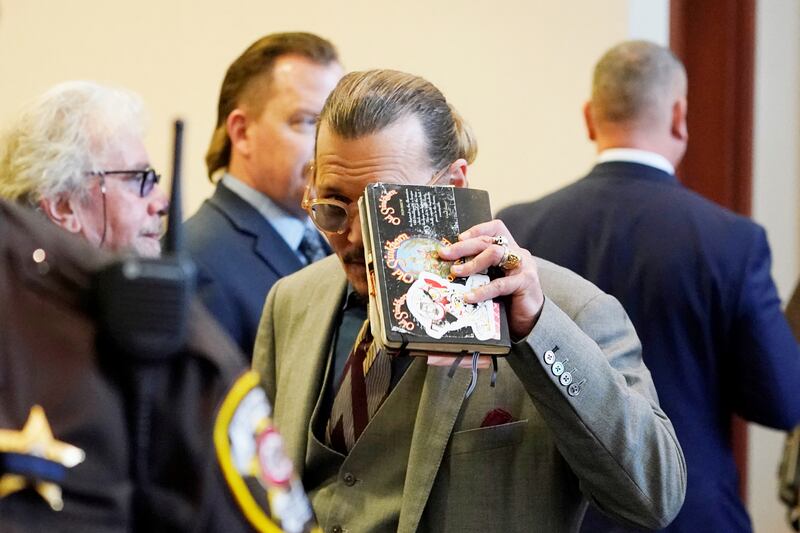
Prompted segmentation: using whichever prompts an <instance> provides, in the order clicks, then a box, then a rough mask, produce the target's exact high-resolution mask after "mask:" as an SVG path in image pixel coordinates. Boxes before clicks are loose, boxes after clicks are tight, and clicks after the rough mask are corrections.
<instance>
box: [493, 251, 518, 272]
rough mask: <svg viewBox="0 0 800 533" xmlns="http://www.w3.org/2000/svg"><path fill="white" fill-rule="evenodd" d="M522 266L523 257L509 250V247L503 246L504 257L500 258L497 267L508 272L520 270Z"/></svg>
mask: <svg viewBox="0 0 800 533" xmlns="http://www.w3.org/2000/svg"><path fill="white" fill-rule="evenodd" d="M520 264H522V257H520V256H519V255H517V254H515V253H514V252H512V251H511V250H509V248H508V246H503V257H501V258H500V262H499V263H497V266H499V267H500V268H502V269H503V270H505V271H506V272H508V271H510V270H514V269H515V268H519V265H520Z"/></svg>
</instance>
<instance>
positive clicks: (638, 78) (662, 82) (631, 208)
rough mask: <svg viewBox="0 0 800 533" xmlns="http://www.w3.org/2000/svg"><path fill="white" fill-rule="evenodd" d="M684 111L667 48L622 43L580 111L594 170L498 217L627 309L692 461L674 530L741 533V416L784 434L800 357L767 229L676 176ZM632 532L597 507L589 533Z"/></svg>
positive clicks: (744, 525) (792, 417)
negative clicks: (736, 420)
mask: <svg viewBox="0 0 800 533" xmlns="http://www.w3.org/2000/svg"><path fill="white" fill-rule="evenodd" d="M686 113H687V79H686V71H685V70H684V67H683V65H682V64H681V63H680V61H678V59H677V58H676V57H675V56H674V55H673V54H672V53H671V52H670V51H669V50H668V49H666V48H664V47H662V46H658V45H656V44H653V43H649V42H646V41H629V42H625V43H622V44H620V45H618V46H615V47H614V48H612V49H611V50H609V51H608V52H606V53H605V55H603V57H602V58H601V59H600V61H599V62H598V63H597V66H596V68H595V71H594V81H593V85H592V96H591V100H590V101H589V102H588V103H587V104H586V106H585V108H584V114H585V118H586V126H587V131H588V134H589V138H590V139H591V140H592V141H594V142H595V144H596V145H597V151H598V157H597V164H596V165H595V166H594V168H592V170H591V172H590V173H589V174H588V175H587V176H586V177H584V178H583V179H580V180H578V181H577V182H575V183H573V184H571V185H569V186H567V187H565V188H563V189H561V190H559V191H556V192H554V193H553V194H551V195H548V196H546V197H544V198H542V199H540V200H537V201H535V202H532V203H526V204H520V205H516V206H512V207H510V208H508V209H506V210H503V211H501V212H500V213H499V214H498V218H500V219H501V220H503V221H504V222H505V223H506V225H507V226H508V229H509V230H510V231H511V233H512V234H513V235H514V238H516V239H517V241H518V242H519V243H520V245H522V246H524V247H526V248H528V249H530V250H531V252H533V253H535V254H537V255H539V256H541V257H543V258H545V259H548V260H550V261H553V262H555V263H558V264H559V265H562V266H565V267H567V268H569V269H571V270H573V271H575V272H577V273H578V274H580V275H582V276H584V277H585V278H586V279H588V280H589V281H592V282H594V283H595V284H596V285H597V286H598V287H600V289H601V290H603V291H606V292H608V293H609V294H611V295H613V296H615V297H616V298H617V299H618V300H619V301H620V302H621V303H622V305H623V307H624V308H625V310H626V311H627V312H628V314H629V315H630V318H631V321H632V322H633V324H634V326H635V327H636V332H637V333H638V334H639V337H640V338H641V341H642V357H643V359H644V362H645V364H646V365H647V367H648V368H649V369H650V371H651V372H652V374H653V381H654V382H655V385H656V390H657V391H658V397H659V400H660V403H661V406H662V407H663V409H664V412H666V414H667V415H668V416H669V418H670V420H672V423H673V424H674V426H675V432H676V433H677V435H678V440H679V441H680V443H681V446H682V447H683V451H684V454H685V455H686V468H687V473H688V484H687V486H686V500H685V502H684V505H683V509H682V510H681V512H680V513H679V514H678V516H677V517H676V518H675V520H674V521H673V523H672V524H671V525H670V526H669V527H668V528H667V531H670V532H684V531H686V532H694V531H725V532H727V533H736V532H740V533H745V532H749V531H751V524H750V519H749V517H748V515H747V510H746V509H745V506H744V503H743V502H742V500H741V498H740V496H739V486H738V472H737V469H736V463H735V462H734V455H733V449H732V447H731V439H730V435H731V420H732V415H733V414H737V415H739V416H741V417H743V418H745V419H747V420H749V421H752V422H756V423H759V424H763V425H765V426H769V427H773V428H777V429H789V428H791V427H792V426H794V425H795V424H796V423H797V422H798V421H800V394H798V393H797V384H798V383H800V352H798V347H797V344H796V343H795V340H794V338H793V337H792V333H791V331H790V330H789V326H788V325H787V323H786V320H785V318H784V316H783V314H782V313H781V308H780V299H779V298H778V294H777V291H776V289H775V284H774V283H773V281H772V277H771V276H770V249H769V244H768V243H767V238H766V234H765V232H764V229H763V228H762V227H760V226H758V225H757V224H755V223H754V222H753V221H751V220H749V219H747V218H745V217H742V216H739V215H737V214H735V213H732V212H730V211H728V210H726V209H723V208H721V207H720V206H718V205H715V204H713V203H712V202H709V201H708V200H706V199H705V198H702V197H701V196H699V195H698V194H695V193H694V192H692V191H690V190H688V189H687V188H685V187H684V186H682V185H681V184H680V182H679V181H678V179H677V177H676V176H675V167H676V166H677V165H678V163H679V162H680V161H681V158H682V157H683V154H684V151H685V150H686V146H687V142H688V130H687V123H686ZM598 507H599V508H600V509H601V510H604V511H606V512H608V509H603V508H602V506H598ZM623 530H624V531H628V529H627V528H624V526H622V525H615V524H612V523H611V521H610V520H609V519H606V518H605V517H603V516H602V515H600V514H599V513H597V510H596V509H592V510H590V511H589V513H588V514H587V517H586V521H585V522H584V527H583V531H587V532H592V533H595V532H610V531H623Z"/></svg>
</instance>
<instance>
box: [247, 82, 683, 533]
mask: <svg viewBox="0 0 800 533" xmlns="http://www.w3.org/2000/svg"><path fill="white" fill-rule="evenodd" d="M475 154H476V145H475V141H474V138H473V137H472V135H471V132H470V131H469V129H468V128H467V126H466V125H465V124H464V123H463V122H462V120H461V119H460V117H459V116H458V115H457V113H456V112H455V111H454V110H453V109H452V108H451V107H450V106H449V104H448V103H447V101H446V100H445V98H444V96H443V95H442V94H441V93H440V92H439V91H438V89H436V88H435V87H434V86H433V85H431V84H430V83H429V82H427V81H425V80H423V79H421V78H419V77H416V76H412V75H409V74H404V73H401V72H395V71H386V70H381V71H368V72H356V73H351V74H348V75H347V76H345V77H344V78H343V79H342V81H341V82H340V83H339V85H338V86H337V88H336V89H335V90H334V92H333V93H332V94H331V96H330V97H329V99H328V101H327V102H326V104H325V107H324V109H323V111H322V114H321V118H320V123H319V126H318V131H317V145H316V152H315V166H314V169H313V175H312V180H311V184H310V187H309V191H308V195H307V201H306V202H305V203H306V205H307V206H309V208H310V212H311V215H312V217H313V218H314V221H315V223H316V224H317V225H318V226H319V228H320V229H321V230H322V231H324V232H325V234H326V235H327V237H328V239H329V241H330V243H331V246H332V248H333V249H334V251H335V252H336V255H337V256H338V260H337V259H336V258H332V257H331V258H328V259H326V260H323V261H321V262H319V263H318V264H316V265H313V266H312V267H310V268H308V269H305V270H304V271H302V272H300V273H298V274H296V275H293V276H290V277H288V278H285V279H284V280H282V281H280V282H278V283H277V284H276V285H275V287H274V288H273V289H272V291H271V292H270V294H269V296H268V298H267V303H266V306H265V309H264V315H263V317H262V322H261V325H260V328H259V335H258V338H257V341H256V348H255V354H254V367H255V369H256V370H257V371H259V373H260V374H261V376H262V379H263V380H264V384H265V387H266V389H267V393H268V396H269V400H270V401H271V403H272V404H273V406H274V409H275V412H274V417H275V422H276V424H277V425H278V426H279V427H280V428H281V432H282V434H283V436H284V438H285V442H286V450H287V453H288V455H289V456H290V458H292V459H293V461H294V463H295V466H296V468H297V470H298V471H299V472H300V473H301V475H302V478H303V481H304V483H305V486H306V489H307V491H308V492H309V495H310V498H311V500H312V505H313V507H314V510H315V512H316V514H317V518H318V520H319V522H320V525H321V526H322V527H323V528H324V529H325V530H326V531H345V530H350V531H384V530H385V531H416V530H421V531H465V530H470V531H548V532H552V531H576V530H577V528H578V527H579V525H580V521H581V518H582V516H583V512H584V511H585V508H586V505H587V502H588V501H589V500H591V501H593V502H595V503H596V504H597V505H598V507H600V508H601V509H604V510H605V511H606V512H607V513H608V514H610V515H612V516H614V517H616V518H618V519H619V520H621V521H624V522H626V523H632V524H636V525H640V526H644V527H650V528H658V527H663V526H664V525H666V524H668V523H669V522H670V520H671V519H672V518H673V517H674V516H675V514H676V513H677V512H678V510H679V509H680V506H681V503H682V501H683V495H684V491H685V481H686V477H685V476H686V472H685V465H684V460H683V455H682V452H681V450H680V446H679V445H678V443H677V440H676V439H675V435H674V432H673V430H672V426H671V424H670V422H669V420H668V419H667V417H666V416H665V415H664V413H663V412H662V411H661V410H660V409H659V407H658V401H657V398H656V393H655V390H654V388H653V384H652V381H651V379H650V375H649V372H648V371H647V368H646V367H645V366H644V365H643V363H642V361H641V348H640V345H639V342H638V339H637V337H636V334H635V332H634V330H633V328H632V326H631V324H630V321H629V320H628V319H627V316H626V315H625V312H624V311H623V309H622V307H621V306H620V305H619V304H618V303H617V302H616V300H614V299H613V298H612V297H610V296H608V295H605V294H603V293H602V292H601V291H599V290H598V289H597V288H596V287H594V286H593V285H591V284H590V283H588V282H586V281H585V280H583V279H582V278H580V277H579V276H577V275H575V274H573V273H571V272H569V271H567V270H565V269H562V268H560V267H557V266H556V265H553V264H551V263H548V262H546V261H542V260H539V259H536V258H534V257H533V256H532V255H531V254H530V253H529V252H528V251H527V250H524V249H522V248H520V247H518V246H517V245H516V244H515V242H514V241H513V239H512V238H511V235H510V234H509V232H508V231H507V229H506V228H505V226H504V225H503V224H502V222H500V221H497V220H493V221H490V222H486V223H483V224H479V225H477V226H474V227H472V228H470V229H468V230H467V231H465V232H463V233H461V235H460V236H459V241H458V242H456V243H454V244H452V245H451V246H449V247H446V248H443V249H441V250H440V252H439V255H440V257H441V258H442V259H444V260H448V261H455V260H457V259H460V258H467V259H468V260H466V261H465V262H462V263H461V264H458V265H456V266H453V267H452V273H453V274H454V275H457V276H460V277H468V276H470V275H472V274H476V273H479V272H482V271H484V270H486V269H487V268H488V267H492V266H500V267H501V268H502V270H503V272H504V275H503V276H501V277H498V278H496V279H494V280H492V281H491V282H489V283H488V284H485V285H482V286H479V287H475V288H473V289H472V290H470V291H469V292H468V293H467V295H466V296H465V297H464V298H465V302H466V303H469V304H472V303H477V302H481V301H483V300H486V299H489V298H503V299H504V300H505V302H506V306H507V314H508V325H509V331H510V333H511V338H512V341H514V343H513V346H512V349H511V352H510V354H509V355H508V356H507V357H504V358H501V359H500V361H499V372H498V375H497V383H496V386H495V387H490V386H489V379H490V378H489V375H488V373H483V372H481V373H479V376H478V383H477V387H476V388H475V390H474V392H473V393H472V394H471V395H467V389H468V387H469V386H470V383H471V381H472V375H471V372H470V371H469V370H467V369H463V368H455V367H447V366H434V365H429V364H427V363H428V361H427V359H426V358H425V357H416V358H410V357H394V358H383V357H382V354H381V353H377V354H376V353H375V351H374V350H373V349H372V348H373V347H374V344H373V343H372V342H371V341H370V340H369V339H370V337H369V324H368V323H366V322H365V319H366V317H367V309H366V304H365V301H366V297H367V293H368V280H367V271H366V266H365V259H364V247H363V242H362V233H361V228H360V222H359V217H358V208H357V206H356V201H357V200H358V198H359V197H360V196H361V195H362V193H363V191H364V188H365V187H366V186H367V185H368V184H370V183H374V182H386V183H398V184H409V185H425V184H437V185H453V186H456V187H464V186H466V185H467V177H466V175H467V165H468V164H469V163H471V162H472V160H473V159H474V157H475ZM320 206H326V207H324V208H322V209H319V207H320ZM375 368H377V370H374V369H375ZM567 374H568V375H567ZM379 378H380V379H379ZM378 383H379V384H380V386H378V385H376V384H378ZM381 387H383V389H382V390H381ZM467 396H468V397H467Z"/></svg>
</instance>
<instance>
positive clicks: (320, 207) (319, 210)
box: [300, 165, 450, 235]
mask: <svg viewBox="0 0 800 533" xmlns="http://www.w3.org/2000/svg"><path fill="white" fill-rule="evenodd" d="M448 170H450V165H447V166H446V167H444V168H443V169H441V170H440V171H438V172H436V173H434V175H433V177H432V178H431V179H430V181H428V183H426V185H436V183H437V182H438V181H439V180H440V179H442V178H443V177H444V176H445V175H447V171H448ZM313 172H314V171H313V168H311V169H309V174H310V177H309V183H308V184H307V185H306V190H305V192H304V193H303V201H302V202H301V203H300V206H301V207H302V208H303V209H305V210H306V211H307V212H308V216H310V217H311V221H312V222H313V223H314V225H315V226H316V227H317V228H319V230H320V231H322V232H325V233H336V234H338V235H341V234H342V233H344V232H345V231H347V228H349V227H350V220H351V218H352V217H353V215H355V214H356V213H358V202H357V201H352V202H349V203H347V202H342V201H341V200H336V199H334V198H312V197H311V195H312V193H311V190H312V189H313V179H314V174H313Z"/></svg>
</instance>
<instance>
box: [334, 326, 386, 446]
mask: <svg viewBox="0 0 800 533" xmlns="http://www.w3.org/2000/svg"><path fill="white" fill-rule="evenodd" d="M391 376H392V363H391V358H390V357H389V354H388V353H386V350H378V349H377V345H376V343H374V342H373V340H372V333H371V332H370V328H369V320H366V321H365V322H364V325H363V326H361V330H360V331H359V332H358V335H357V336H356V342H355V344H353V349H352V350H351V351H350V355H348V356H347V362H346V363H345V366H344V370H342V377H341V378H340V379H339V385H338V389H337V391H336V397H335V398H334V399H333V407H331V416H330V418H329V419H328V427H327V429H326V431H325V438H326V441H327V443H328V445H329V446H331V447H332V448H334V449H335V450H338V451H340V452H342V453H345V454H347V453H348V452H350V450H352V449H353V446H354V445H355V443H356V441H357V440H358V437H359V436H360V435H361V433H362V432H363V431H364V428H366V427H367V424H368V423H369V421H370V419H371V418H372V417H373V416H374V415H375V413H376V412H377V411H378V408H380V406H381V404H382V403H383V401H384V400H385V399H386V396H388V394H389V385H390V382H391Z"/></svg>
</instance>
